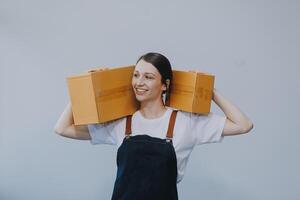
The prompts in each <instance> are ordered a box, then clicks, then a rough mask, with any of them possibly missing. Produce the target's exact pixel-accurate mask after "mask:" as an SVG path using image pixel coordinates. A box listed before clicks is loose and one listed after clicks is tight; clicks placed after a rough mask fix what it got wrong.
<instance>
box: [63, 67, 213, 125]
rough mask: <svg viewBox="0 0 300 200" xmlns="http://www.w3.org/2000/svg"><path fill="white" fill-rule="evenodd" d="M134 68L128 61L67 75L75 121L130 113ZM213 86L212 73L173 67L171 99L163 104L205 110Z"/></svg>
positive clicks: (103, 119) (135, 105) (97, 120)
mask: <svg viewBox="0 0 300 200" xmlns="http://www.w3.org/2000/svg"><path fill="white" fill-rule="evenodd" d="M133 71H134V65H131V66H126V67H117V68H110V69H107V70H102V71H100V70H96V71H92V72H90V73H85V74H81V75H77V76H72V77H68V78H67V81H68V88H69V95H70V99H71V103H72V111H73V117H74V123H75V125H82V124H94V123H103V122H107V121H111V120H115V119H118V118H121V117H125V116H127V115H132V114H133V113H134V112H135V111H136V110H137V109H138V108H139V102H138V101H137V100H136V98H135V94H134V91H133V89H132V85H131V79H132V74H133ZM213 88H214V76H213V75H211V74H208V73H202V72H200V73H199V72H198V73H196V72H187V71H179V70H173V83H172V86H171V94H170V100H169V102H167V103H166V105H167V106H169V107H173V108H176V109H179V110H183V111H186V112H193V113H198V114H208V113H209V112H210V107H211V98H212V91H213Z"/></svg>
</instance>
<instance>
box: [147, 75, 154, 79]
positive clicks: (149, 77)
mask: <svg viewBox="0 0 300 200" xmlns="http://www.w3.org/2000/svg"><path fill="white" fill-rule="evenodd" d="M145 77H146V79H153V77H151V76H147V75H146V76H145Z"/></svg>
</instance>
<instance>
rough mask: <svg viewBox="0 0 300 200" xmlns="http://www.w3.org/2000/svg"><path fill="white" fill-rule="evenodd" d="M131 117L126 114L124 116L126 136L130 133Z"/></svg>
mask: <svg viewBox="0 0 300 200" xmlns="http://www.w3.org/2000/svg"><path fill="white" fill-rule="evenodd" d="M131 118H132V115H128V116H127V117H126V131H125V135H126V136H129V135H130V134H131Z"/></svg>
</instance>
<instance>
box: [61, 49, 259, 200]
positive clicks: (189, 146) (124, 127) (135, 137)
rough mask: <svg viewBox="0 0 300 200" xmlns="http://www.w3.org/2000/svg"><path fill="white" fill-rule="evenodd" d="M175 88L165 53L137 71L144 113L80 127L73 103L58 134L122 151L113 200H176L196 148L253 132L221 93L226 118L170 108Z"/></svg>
mask: <svg viewBox="0 0 300 200" xmlns="http://www.w3.org/2000/svg"><path fill="white" fill-rule="evenodd" d="M171 84H172V68H171V65H170V62H169V61H168V59H167V58H166V57H165V56H163V55H161V54H159V53H147V54H145V55H143V56H141V57H140V58H139V59H138V61H137V63H136V66H135V70H134V73H133V77H132V88H133V90H134V92H135V95H136V99H137V100H138V101H139V102H140V108H139V110H138V111H136V112H135V113H134V114H133V115H132V116H127V117H124V118H121V119H118V120H114V121H110V122H107V123H103V124H94V125H88V126H74V124H73V118H72V114H71V113H72V111H71V105H70V104H69V105H68V106H67V107H66V109H65V110H64V112H63V113H62V115H61V117H60V119H59V120H58V122H57V124H56V126H55V132H56V133H58V134H60V135H62V136H65V137H69V138H75V139H87V140H91V143H92V144H113V145H116V146H117V147H118V153H117V166H118V170H117V176H116V180H115V184H114V190H113V195H112V199H113V200H115V199H130V200H135V199H143V200H147V199H149V200H176V199H178V195H177V183H178V182H180V181H181V180H182V178H183V175H184V171H185V167H186V164H187V161H188V158H189V155H190V153H191V152H192V150H193V148H194V147H195V146H196V145H199V144H204V143H211V142H220V141H221V140H222V138H223V137H224V136H228V135H239V134H243V133H247V132H249V131H250V130H251V129H252V127H253V125H252V122H251V121H250V120H249V119H248V118H247V117H246V116H245V115H244V114H243V113H242V112H241V111H240V110H239V109H238V108H237V107H236V106H235V105H233V104H232V103H231V102H230V101H228V100H227V99H226V98H224V97H223V96H222V95H221V94H219V92H217V91H216V90H215V89H214V91H213V101H214V102H215V103H216V104H217V105H218V106H219V107H220V108H221V109H222V110H223V112H224V113H225V115H226V116H225V117H223V116H220V115H216V114H214V113H210V114H209V115H207V116H206V115H198V114H192V113H187V112H183V111H178V110H175V109H173V108H170V107H167V106H165V102H166V101H167V100H168V96H169V93H170V85H171Z"/></svg>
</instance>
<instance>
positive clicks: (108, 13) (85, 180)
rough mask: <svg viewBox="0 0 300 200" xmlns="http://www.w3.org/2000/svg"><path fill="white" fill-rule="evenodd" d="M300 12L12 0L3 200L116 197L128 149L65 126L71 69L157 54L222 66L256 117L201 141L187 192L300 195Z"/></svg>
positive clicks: (2, 98) (289, 5)
mask: <svg viewBox="0 0 300 200" xmlns="http://www.w3.org/2000/svg"><path fill="white" fill-rule="evenodd" d="M299 10H300V2H299V1H296V0H295V1H292V0H290V1H283V0H282V1H279V0H278V1H271V0H270V1H267V0H262V1H259V0H255V1H250V0H248V1H247V0H245V1H238V0H236V1H233V0H232V1H221V0H219V1H215V0H207V1H196V0H195V1H174V0H172V1H171V0H169V1H162V0H160V1H158V0H152V1H142V0H139V1H138V0H136V1H121V0H120V1H95V0H94V1H92V0H85V1H83V0H82V1H79V0H76V1H71V0H66V1H58V0H51V1H38V0H27V1H21V0H1V1H0V70H1V71H0V81H1V82H0V90H1V92H0V199H1V200H41V199H43V200H48V199H49V200H68V199H70V200H83V199H86V200H99V199H101V200H102V199H103V200H105V199H110V197H111V192H112V188H113V183H114V179H115V175H116V149H115V148H114V147H113V146H109V145H98V146H93V145H91V144H90V143H89V141H78V140H72V139H67V138H63V137H60V136H58V135H56V134H54V132H53V127H54V124H55V122H56V120H57V119H58V117H59V116H60V114H61V112H62V111H63V109H64V107H65V106H66V104H67V103H68V101H69V97H68V91H67V85H66V79H65V78H66V77H67V76H69V75H74V74H78V73H81V72H82V71H85V70H87V69H89V68H92V67H96V66H111V67H112V66H122V65H128V64H135V62H136V60H137V58H138V57H139V56H140V55H142V54H144V53H146V52H149V51H156V52H160V53H162V54H164V55H166V56H167V57H168V58H169V59H170V61H171V64H172V66H173V68H177V69H197V70H202V71H206V72H209V73H212V74H214V75H215V76H216V81H215V87H216V88H217V89H218V90H219V91H220V93H221V94H223V95H224V96H225V97H226V98H228V99H230V100H231V101H232V102H233V103H234V104H236V105H237V106H238V107H239V108H240V109H241V110H242V111H243V112H244V113H246V114H247V116H249V117H250V119H251V120H252V121H253V123H254V126H255V127H254V129H253V130H252V131H251V133H249V134H246V135H241V136H235V137H226V138H225V139H224V140H223V142H222V143H218V144H208V145H203V146H198V147H197V148H196V149H194V151H193V153H192V155H191V158H190V161H189V163H188V166H187V169H186V175H185V177H184V179H183V181H182V182H181V183H179V185H178V192H179V199H182V200H193V199H195V200H196V199H197V200H198V199H207V200H226V199H228V200H266V199H268V200H269V199H272V200H282V199H289V200H296V199H298V198H299V196H300V192H299V182H300V176H299V169H300V159H299V150H300V145H299V142H298V141H299V139H300V134H299V130H298V125H299V117H298V113H299V104H298V102H299V100H300V98H299V97H300V92H299V91H300V90H299V86H300V84H299V83H300V81H299V64H300V61H299V52H300V51H299V50H300V39H299V35H300V20H299V19H300V12H299ZM212 111H213V112H216V113H220V114H223V113H222V111H221V110H220V109H219V108H218V107H217V106H216V104H212Z"/></svg>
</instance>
